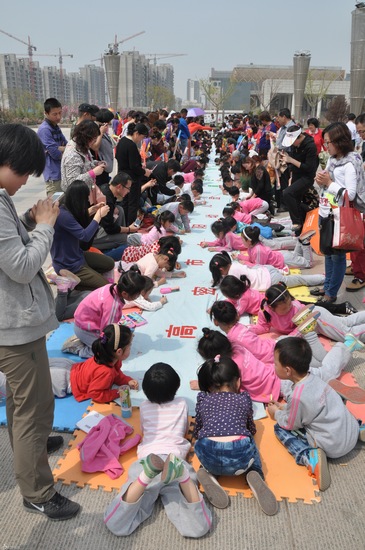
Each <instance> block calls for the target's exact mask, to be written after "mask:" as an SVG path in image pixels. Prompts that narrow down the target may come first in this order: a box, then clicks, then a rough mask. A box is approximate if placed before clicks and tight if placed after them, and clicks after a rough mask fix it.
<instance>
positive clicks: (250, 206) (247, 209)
mask: <svg viewBox="0 0 365 550" xmlns="http://www.w3.org/2000/svg"><path fill="white" fill-rule="evenodd" d="M263 202H264V201H263V200H262V199H259V198H258V197H257V198H255V199H247V200H246V201H240V202H239V205H240V207H241V210H242V212H244V213H245V214H250V213H251V212H252V211H253V210H256V209H257V208H260V207H261V206H262V203H263Z"/></svg>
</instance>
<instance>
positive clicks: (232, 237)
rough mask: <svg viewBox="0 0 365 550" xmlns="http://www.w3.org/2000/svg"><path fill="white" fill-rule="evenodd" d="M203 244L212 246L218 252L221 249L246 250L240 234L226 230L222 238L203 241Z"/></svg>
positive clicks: (229, 250) (228, 250)
mask: <svg viewBox="0 0 365 550" xmlns="http://www.w3.org/2000/svg"><path fill="white" fill-rule="evenodd" d="M205 244H207V245H208V246H213V247H214V248H216V249H217V251H218V252H222V250H227V252H231V250H247V248H246V246H245V244H244V243H243V240H242V237H241V235H237V234H236V233H232V231H228V233H226V234H225V236H224V237H223V239H216V240H215V241H210V242H208V241H205Z"/></svg>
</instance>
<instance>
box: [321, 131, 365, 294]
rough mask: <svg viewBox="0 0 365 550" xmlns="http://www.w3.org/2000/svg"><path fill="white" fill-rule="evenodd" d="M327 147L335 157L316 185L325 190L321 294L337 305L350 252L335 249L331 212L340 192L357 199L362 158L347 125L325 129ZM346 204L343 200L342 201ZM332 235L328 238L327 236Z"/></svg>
mask: <svg viewBox="0 0 365 550" xmlns="http://www.w3.org/2000/svg"><path fill="white" fill-rule="evenodd" d="M323 139H324V145H325V146H326V147H327V149H328V152H329V154H330V155H331V156H330V158H329V160H328V162H327V166H326V169H325V170H323V171H322V172H318V174H317V176H316V182H317V184H318V185H319V186H320V187H321V193H320V200H319V216H320V217H319V223H320V249H321V252H322V253H323V254H324V255H325V276H326V279H325V282H324V286H323V290H320V291H319V292H318V295H320V296H321V295H322V296H323V298H322V300H324V301H328V302H335V301H336V299H337V292H338V290H339V288H340V286H341V284H342V281H343V278H344V276H345V271H346V252H345V251H344V250H335V249H333V248H332V237H331V236H332V234H333V231H331V230H329V231H328V229H330V228H329V227H328V226H329V224H331V223H332V220H331V217H330V212H331V204H333V199H334V198H335V197H336V196H337V194H338V192H339V191H340V189H342V188H344V189H345V190H346V191H347V194H348V198H349V200H350V201H353V200H354V198H355V196H356V189H357V181H358V179H360V171H361V170H363V168H362V159H361V156H360V155H359V154H358V153H354V146H353V143H352V140H351V133H350V131H349V129H348V128H347V126H346V124H345V123H344V122H334V123H333V124H330V125H329V126H327V127H326V128H325V129H324V130H323ZM338 204H339V206H341V205H342V204H343V197H341V198H340V199H339V202H338ZM328 235H329V240H330V242H328V240H327V239H328V237H327V239H326V236H328Z"/></svg>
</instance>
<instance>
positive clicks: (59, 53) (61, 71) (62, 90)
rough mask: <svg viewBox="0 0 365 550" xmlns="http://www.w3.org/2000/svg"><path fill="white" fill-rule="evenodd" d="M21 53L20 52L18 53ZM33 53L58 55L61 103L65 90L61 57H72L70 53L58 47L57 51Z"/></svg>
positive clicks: (44, 55) (50, 55) (49, 55)
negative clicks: (63, 51)
mask: <svg viewBox="0 0 365 550" xmlns="http://www.w3.org/2000/svg"><path fill="white" fill-rule="evenodd" d="M19 55H22V54H19ZM34 55H36V56H37V57H38V56H42V57H58V63H59V65H60V84H61V98H60V100H61V103H64V102H65V90H64V85H63V58H64V57H71V58H73V54H72V53H62V51H61V48H58V53H35V54H34Z"/></svg>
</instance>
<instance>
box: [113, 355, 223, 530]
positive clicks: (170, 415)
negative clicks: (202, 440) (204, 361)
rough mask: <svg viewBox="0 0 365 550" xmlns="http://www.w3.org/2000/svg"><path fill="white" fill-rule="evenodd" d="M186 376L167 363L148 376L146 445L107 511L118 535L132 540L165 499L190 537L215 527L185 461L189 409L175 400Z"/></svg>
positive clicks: (144, 415)
mask: <svg viewBox="0 0 365 550" xmlns="http://www.w3.org/2000/svg"><path fill="white" fill-rule="evenodd" d="M179 387H180V377H179V375H178V374H177V372H176V371H175V370H174V369H173V368H172V367H171V366H170V365H167V364H166V363H156V364H154V365H152V367H150V368H149V369H148V371H147V372H146V373H145V375H144V378H143V382H142V389H143V391H144V393H145V395H146V397H147V401H144V402H143V403H142V404H141V406H140V415H141V428H142V432H143V439H142V443H140V445H139V446H138V448H137V456H138V459H139V460H138V461H137V462H134V464H132V466H131V467H130V468H129V472H128V480H127V482H126V483H125V484H124V485H123V487H122V489H121V492H120V493H119V495H118V496H117V497H116V498H115V499H114V500H113V501H112V502H111V503H110V505H109V506H108V508H107V509H106V511H105V515H104V522H105V524H106V526H107V527H108V529H110V531H111V532H112V533H114V535H118V536H127V535H130V534H131V533H133V531H135V529H137V527H138V526H139V525H140V524H141V523H142V522H143V521H145V520H146V519H147V518H149V517H150V516H151V514H152V512H153V508H154V505H155V502H156V500H157V498H158V497H159V496H160V497H161V501H162V504H163V506H164V508H165V511H166V514H167V516H168V518H169V520H170V521H171V522H172V523H173V524H174V525H175V527H176V529H177V530H178V531H179V533H180V534H181V535H182V536H184V537H191V538H199V537H202V536H203V535H205V534H206V533H207V532H208V531H209V529H210V526H211V521H212V518H211V514H210V511H209V510H208V508H207V507H206V505H205V503H204V500H203V497H202V495H201V493H200V492H199V491H198V488H197V486H196V483H195V479H196V474H195V472H194V470H193V468H192V467H191V466H190V465H189V464H188V463H187V462H186V461H185V458H186V456H187V454H188V452H189V450H190V442H189V441H188V440H187V439H185V434H186V432H187V428H188V408H187V404H186V401H185V399H183V398H182V397H175V394H176V392H177V390H178V389H179Z"/></svg>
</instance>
